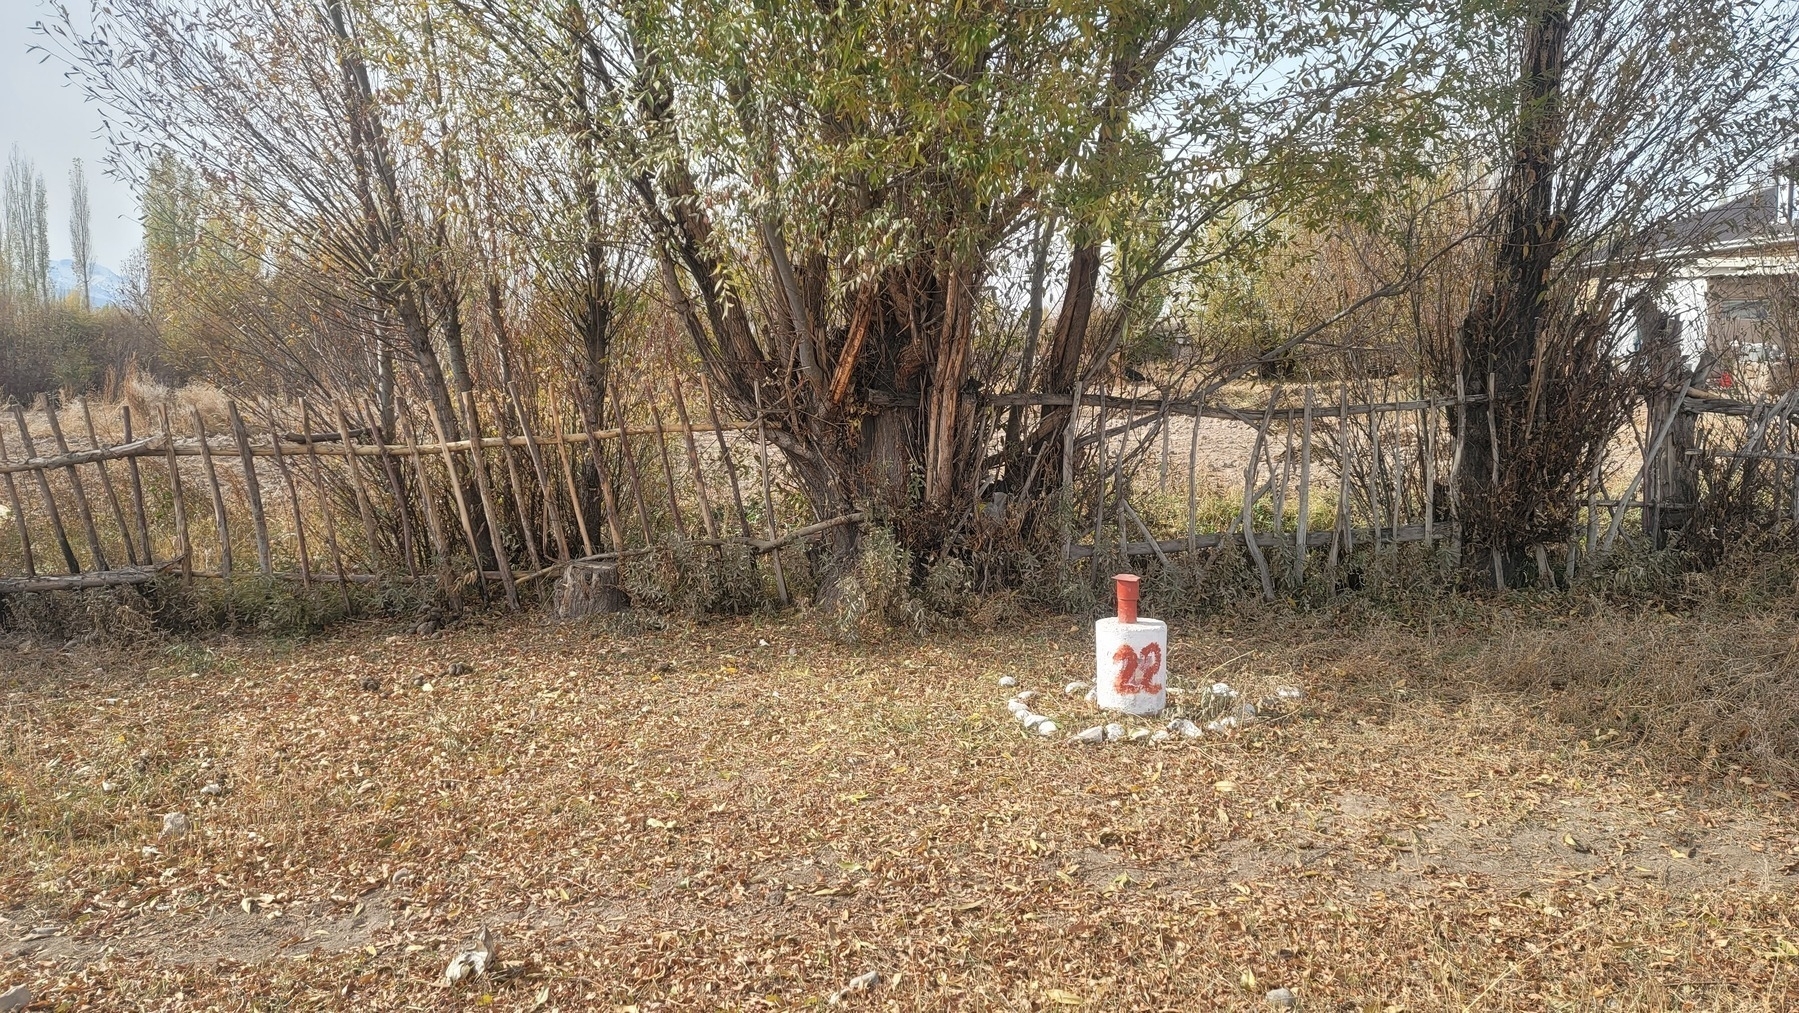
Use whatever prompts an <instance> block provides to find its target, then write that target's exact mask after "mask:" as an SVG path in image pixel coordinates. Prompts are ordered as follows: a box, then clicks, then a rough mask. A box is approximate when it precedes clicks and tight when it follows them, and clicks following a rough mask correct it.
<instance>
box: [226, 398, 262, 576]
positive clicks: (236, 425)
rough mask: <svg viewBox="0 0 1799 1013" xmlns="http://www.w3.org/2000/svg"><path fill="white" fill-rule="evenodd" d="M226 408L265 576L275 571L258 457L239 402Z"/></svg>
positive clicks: (233, 402)
mask: <svg viewBox="0 0 1799 1013" xmlns="http://www.w3.org/2000/svg"><path fill="white" fill-rule="evenodd" d="M225 410H226V411H227V412H229V413H230V415H231V438H232V439H233V440H235V441H237V457H238V460H239V461H241V462H242V463H243V466H244V492H245V493H246V494H247V495H248V496H249V499H250V523H251V524H253V525H254V526H255V527H256V565H257V568H258V569H260V570H261V571H262V575H263V576H264V577H267V576H269V575H270V574H272V573H274V566H273V564H272V563H271V561H270V559H269V556H270V552H269V522H268V518H267V517H266V516H264V515H263V512H262V483H261V482H259V481H257V479H256V457H255V455H254V454H253V453H252V452H251V449H250V431H249V430H248V429H246V428H244V417H243V416H242V415H241V414H239V413H238V410H237V402H236V401H230V400H227V401H226V402H225Z"/></svg>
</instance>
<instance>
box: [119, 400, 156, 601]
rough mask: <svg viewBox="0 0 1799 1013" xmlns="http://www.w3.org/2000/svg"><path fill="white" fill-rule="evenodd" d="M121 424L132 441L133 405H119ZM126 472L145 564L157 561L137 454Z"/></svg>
mask: <svg viewBox="0 0 1799 1013" xmlns="http://www.w3.org/2000/svg"><path fill="white" fill-rule="evenodd" d="M119 426H120V429H121V431H122V434H123V436H124V439H125V442H126V443H130V442H131V406H130V405H128V404H125V405H120V406H119ZM125 473H126V474H128V475H130V476H131V505H132V510H133V511H134V512H135V514H136V520H137V539H138V544H140V545H142V546H143V547H144V565H146V566H150V565H153V564H155V562H156V549H155V548H154V547H153V546H152V545H151V543H150V513H149V511H148V510H146V509H145V508H144V476H143V472H142V471H141V470H140V469H139V468H138V466H137V455H136V454H133V455H131V456H130V457H127V458H125Z"/></svg>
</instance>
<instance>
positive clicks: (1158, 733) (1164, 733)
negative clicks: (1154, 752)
mask: <svg viewBox="0 0 1799 1013" xmlns="http://www.w3.org/2000/svg"><path fill="white" fill-rule="evenodd" d="M1172 738H1174V733H1173V732H1170V731H1169V730H1168V729H1166V728H1158V729H1156V730H1155V732H1154V733H1153V734H1151V735H1150V737H1149V741H1151V742H1167V741H1168V740H1169V739H1172Z"/></svg>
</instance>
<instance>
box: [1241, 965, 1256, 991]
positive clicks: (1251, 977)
mask: <svg viewBox="0 0 1799 1013" xmlns="http://www.w3.org/2000/svg"><path fill="white" fill-rule="evenodd" d="M1237 980H1238V981H1240V982H1242V983H1243V988H1244V989H1245V990H1247V991H1250V992H1253V991H1255V988H1256V972H1254V971H1251V970H1249V969H1248V968H1244V970H1243V974H1242V975H1241V976H1240V977H1238V978H1237Z"/></svg>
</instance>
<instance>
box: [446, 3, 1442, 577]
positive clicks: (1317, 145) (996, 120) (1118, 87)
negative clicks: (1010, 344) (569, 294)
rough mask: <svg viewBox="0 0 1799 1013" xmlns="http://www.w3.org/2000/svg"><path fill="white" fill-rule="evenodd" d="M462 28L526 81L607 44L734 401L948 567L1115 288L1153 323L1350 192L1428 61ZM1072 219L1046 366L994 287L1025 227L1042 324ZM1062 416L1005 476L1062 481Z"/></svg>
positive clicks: (1025, 24)
mask: <svg viewBox="0 0 1799 1013" xmlns="http://www.w3.org/2000/svg"><path fill="white" fill-rule="evenodd" d="M455 6H456V7H457V8H458V9H459V10H461V11H463V12H464V13H465V14H467V15H468V16H469V19H470V22H471V23H472V24H474V25H476V26H478V27H479V28H480V29H481V31H482V32H483V34H484V37H485V38H486V39H487V40H489V41H490V42H491V43H492V44H494V45H496V46H497V47H498V50H499V51H500V52H502V53H505V54H507V55H508V56H510V58H511V66H512V67H513V68H514V69H515V72H516V73H517V74H518V75H519V77H520V78H522V79H524V80H526V81H535V80H540V79H541V78H542V77H543V74H542V72H541V70H540V69H539V68H540V67H542V66H543V65H545V64H546V63H552V62H553V61H546V60H544V59H543V58H542V55H543V51H544V49H545V46H544V44H543V41H542V40H544V39H552V38H560V37H562V36H564V35H565V34H569V33H572V34H574V35H576V36H577V37H578V38H579V40H580V41H579V47H580V49H581V51H582V52H583V53H584V54H586V56H585V65H586V69H587V75H586V77H585V78H584V81H583V86H584V88H585V91H584V92H583V93H582V94H583V95H584V96H585V98H586V99H587V100H588V101H589V102H591V104H592V108H593V109H594V110H596V111H597V112H598V113H599V115H598V116H597V118H596V121H595V122H596V123H597V129H596V139H597V141H598V144H599V145H600V149H601V153H602V156H603V163H604V171H606V172H607V173H608V174H609V176H610V178H612V179H613V180H615V181H616V182H617V184H618V185H619V186H621V187H622V188H623V189H624V190H625V192H628V193H629V194H631V195H632V196H633V199H634V200H635V201H636V203H637V207H638V212H639V215H640V218H641V221H642V223H643V227H644V232H645V239H646V245H647V255H648V257H649V259H650V261H651V264H652V265H653V268H652V269H653V271H654V276H655V278H656V280H657V282H658V283H659V286H660V290H661V294H662V296H663V299H664V300H665V302H666V304H667V306H668V308H669V309H670V311H671V312H672V313H673V314H674V315H675V316H676V318H677V319H678V320H679V321H680V323H681V327H682V330H683V332H684V333H685V335H686V337H687V340H688V343H689V344H690V345H691V347H692V350H693V353H694V354H695V355H696V356H697V358H698V359H699V361H700V363H701V364H702V366H703V368H704V369H705V371H706V373H707V375H708V376H709V377H710V380H711V382H712V383H713V385H714V386H715V387H716V388H717V389H718V390H720V391H722V392H723V393H724V394H725V395H726V396H727V398H728V400H729V401H730V402H731V403H732V405H733V406H734V407H735V408H736V409H737V411H738V412H739V413H740V414H742V415H743V416H745V417H756V418H759V419H760V420H761V421H762V422H763V423H764V424H765V425H766V427H767V429H768V431H769V434H770V438H771V439H772V440H774V441H775V442H776V443H778V444H779V445H780V447H781V448H782V449H783V450H784V451H785V455H786V458H787V460H788V461H789V462H790V464H791V465H792V468H793V470H794V473H795V474H796V476H797V478H798V481H799V484H800V485H801V487H802V488H803V490H804V492H805V494H806V496H807V497H808V498H809V499H810V501H811V503H812V505H813V508H814V509H815V510H816V511H817V513H818V514H819V515H820V516H821V517H827V516H833V515H840V514H844V513H848V512H850V511H852V510H858V509H864V508H870V507H872V508H874V509H876V510H877V511H879V512H882V513H884V515H885V516H886V518H887V519H888V520H889V521H890V522H891V523H893V524H894V525H895V526H896V528H898V529H899V531H900V533H901V537H902V541H903V542H904V543H905V544H907V545H908V547H910V548H912V549H914V550H915V551H917V552H919V553H920V554H921V555H925V556H928V555H930V554H933V553H935V552H938V551H940V550H941V549H942V548H943V545H944V540H945V536H946V533H947V532H948V530H950V529H951V527H952V526H953V523H954V521H955V520H956V519H957V518H958V517H959V516H961V515H962V514H963V512H965V511H968V510H970V509H972V508H973V506H974V503H975V500H976V494H977V489H978V483H979V482H980V480H981V478H982V476H983V474H984V473H985V472H986V469H987V468H988V467H989V466H990V464H992V462H991V461H990V460H989V459H988V458H989V452H990V450H991V449H992V447H991V443H992V441H991V440H990V439H989V437H990V436H991V435H992V434H989V433H986V432H983V431H981V430H980V428H979V426H978V425H977V418H980V417H982V416H981V414H980V413H979V412H977V408H978V407H979V406H980V405H981V403H982V400H983V399H984V398H985V397H987V396H989V395H990V394H992V393H995V392H998V393H1011V392H1012V391H1011V390H1009V389H1007V388H1010V387H1012V386H1013V385H1015V384H1018V383H1020V380H1021V379H1022V383H1023V385H1024V386H1025V387H1026V389H1038V390H1042V391H1045V392H1048V393H1054V394H1063V393H1066V392H1067V391H1068V390H1069V389H1070V388H1072V387H1073V386H1074V385H1075V384H1076V383H1077V382H1078V380H1079V377H1080V376H1081V374H1083V373H1084V372H1086V371H1087V369H1088V368H1089V367H1090V366H1091V363H1092V362H1093V361H1094V360H1095V359H1096V358H1098V357H1102V356H1101V353H1102V352H1103V347H1102V346H1103V345H1104V343H1105V342H1107V341H1111V340H1113V339H1115V337H1116V334H1115V332H1109V333H1107V334H1105V335H1101V336H1099V337H1098V338H1096V337H1095V336H1093V335H1090V334H1089V333H1088V330H1089V328H1088V323H1089V321H1090V320H1091V319H1092V317H1093V316H1094V313H1095V307H1096V305H1098V304H1099V303H1100V302H1101V301H1102V300H1103V299H1104V298H1105V297H1106V293H1104V292H1102V276H1103V274H1104V272H1105V270H1106V267H1105V265H1106V264H1107V263H1110V265H1111V271H1112V272H1113V274H1114V275H1116V276H1118V277H1120V278H1124V277H1127V276H1128V278H1129V281H1128V284H1127V285H1125V286H1124V287H1122V288H1120V287H1118V286H1114V297H1115V298H1117V297H1121V296H1122V297H1123V298H1126V299H1128V298H1129V294H1130V292H1134V291H1136V290H1138V289H1140V288H1141V287H1142V286H1143V285H1146V284H1148V283H1150V282H1151V281H1152V280H1153V279H1154V278H1156V277H1159V276H1165V275H1167V274H1169V273H1172V272H1177V271H1180V270H1183V269H1184V268H1185V267H1186V265H1188V264H1190V263H1191V262H1193V261H1195V260H1204V259H1205V258H1206V257H1207V256H1208V255H1210V254H1209V253H1208V252H1207V251H1203V250H1200V249H1198V247H1199V246H1201V245H1203V242H1204V239H1205V237H1206V236H1208V235H1209V234H1210V233H1208V230H1207V228H1206V225H1207V223H1209V222H1214V221H1217V220H1220V219H1221V218H1224V217H1231V218H1232V219H1233V220H1235V221H1239V222H1246V223H1253V222H1257V221H1262V220H1265V217H1264V216H1263V215H1262V214H1261V213H1260V212H1259V211H1255V210H1245V209H1246V208H1248V207H1250V206H1252V205H1255V204H1257V203H1258V202H1268V201H1270V200H1271V199H1273V196H1272V195H1274V194H1276V192H1277V191H1279V190H1280V189H1281V183H1282V180H1286V179H1292V178H1294V177H1296V176H1297V175H1300V174H1301V172H1300V170H1301V169H1302V167H1303V168H1304V170H1305V172H1309V173H1311V174H1312V175H1331V174H1332V173H1333V172H1334V171H1335V169H1336V168H1339V166H1335V165H1333V163H1332V158H1333V156H1332V154H1331V149H1332V147H1333V145H1335V144H1336V143H1337V142H1340V141H1342V140H1343V139H1344V138H1345V137H1346V136H1347V131H1346V129H1345V127H1346V125H1348V124H1357V125H1358V128H1359V127H1365V126H1367V125H1368V124H1369V123H1371V122H1373V121H1375V120H1379V119H1382V118H1384V116H1385V113H1386V111H1387V109H1386V107H1384V106H1382V104H1381V103H1380V102H1369V101H1365V100H1366V99H1367V97H1368V96H1370V95H1372V94H1375V93H1378V92H1382V91H1383V90H1386V92H1387V93H1388V94H1392V95H1398V96H1404V95H1405V94H1407V93H1408V92H1407V89H1405V88H1393V87H1392V86H1393V85H1395V84H1397V83H1399V82H1400V81H1403V80H1404V75H1405V73H1406V72H1407V71H1415V70H1416V69H1417V66H1418V64H1419V63H1421V62H1424V61H1423V58H1422V53H1423V52H1424V48H1425V47H1421V46H1413V45H1412V44H1411V42H1412V39H1413V37H1414V36H1415V35H1417V34H1418V33H1417V32H1416V31H1415V29H1416V26H1415V25H1413V24H1412V23H1410V22H1409V21H1408V18H1409V17H1410V15H1409V14H1407V13H1404V11H1403V10H1402V9H1401V8H1400V7H1399V6H1398V5H1392V6H1391V9H1389V7H1388V6H1386V5H1382V4H1378V3H1368V4H1359V3H1349V4H1340V5H1327V6H1324V7H1318V6H1312V5H1308V6H1306V7H1305V8H1303V9H1301V8H1298V7H1294V8H1292V9H1288V8H1285V7H1279V6H1278V5H1267V4H1257V3H1242V4H1211V3H1176V4H1136V3H1125V4H1079V3H1077V4H1056V5H1041V4H1013V3H1001V4H990V5H965V4H947V3H925V4H915V3H866V4H844V5H805V4H795V5H752V4H742V3H734V2H729V0H711V2H702V3H698V4H686V5H667V4H662V3H651V2H636V0H618V2H615V3H611V4H606V5H592V4H565V3H541V4H538V3H526V2H507V0H461V2H458V3H456V4H455ZM1407 9H1409V5H1408V8H1407ZM561 90H562V92H563V93H565V94H570V90H569V89H567V88H563V89H561ZM1410 94H1411V95H1412V96H1413V97H1416V96H1418V95H1419V94H1420V91H1419V89H1415V88H1414V89H1412V90H1411V91H1410ZM1358 103H1360V104H1359V105H1358ZM1413 104H1414V105H1416V104H1418V103H1413ZM1360 136H1363V139H1364V140H1369V141H1374V142H1377V143H1374V144H1372V145H1371V146H1373V147H1390V146H1397V145H1398V144H1399V143H1400V141H1401V139H1402V138H1405V139H1408V140H1409V139H1411V136H1410V135H1408V133H1407V132H1406V131H1404V130H1394V131H1390V132H1388V133H1387V134H1385V135H1383V134H1382V133H1381V132H1379V131H1373V132H1369V133H1367V134H1366V135H1360ZM1258 145H1263V147H1260V148H1258ZM1277 147H1278V148H1279V149H1280V150H1281V151H1283V152H1285V153H1286V156H1287V157H1283V158H1279V159H1277V158H1272V157H1270V156H1269V153H1270V151H1272V150H1274V149H1275V148H1277ZM1301 149H1304V150H1305V151H1306V152H1307V153H1308V155H1309V157H1306V156H1302V155H1300V154H1298V153H1299V152H1300V151H1301ZM1276 164H1278V165H1280V166H1282V170H1281V171H1280V172H1264V171H1262V170H1266V169H1269V168H1270V167H1271V166H1274V165H1276ZM1354 182H1356V181H1350V182H1349V183H1348V184H1347V185H1348V186H1350V187H1353V185H1354ZM1047 222H1057V223H1059V225H1058V228H1059V229H1060V230H1061V231H1062V233H1063V237H1064V239H1065V240H1066V243H1065V245H1067V246H1068V247H1069V248H1070V250H1071V254H1070V257H1069V264H1068V270H1067V273H1066V279H1067V280H1066V283H1065V285H1064V291H1063V292H1062V297H1061V298H1062V301H1061V306H1060V308H1059V310H1058V311H1057V312H1056V313H1055V314H1054V320H1055V323H1054V327H1053V331H1052V333H1051V334H1050V335H1049V337H1048V338H1047V340H1046V344H1047V348H1046V350H1045V354H1044V355H1043V356H1040V357H1039V356H1035V355H1034V350H1033V354H1031V355H1027V356H1026V357H1025V361H1023V362H1022V363H1020V362H1018V361H1017V356H1016V355H1012V356H1009V357H1008V356H1007V355H1006V354H1004V350H1003V349H1001V348H1000V347H999V346H998V345H997V343H996V342H995V340H994V338H993V335H992V333H991V328H990V327H988V326H987V325H986V324H984V323H983V321H990V320H991V319H992V318H993V317H994V316H996V315H1003V314H1005V313H1007V312H1009V311H1010V310H1011V307H1007V306H1004V305H1000V304H999V303H998V302H997V300H996V299H995V297H994V290H993V282H994V280H995V273H996V272H998V271H1001V270H1004V269H1005V264H1004V259H1005V258H1004V256H1003V251H1004V250H1005V249H1006V248H1007V244H1008V243H1012V242H1013V241H1014V240H1015V239H1016V238H1017V237H1018V236H1019V234H1020V233H1021V232H1024V231H1030V230H1035V233H1036V235H1035V237H1034V242H1033V243H1032V245H1033V247H1034V249H1035V250H1036V251H1039V255H1038V256H1037V257H1036V263H1037V264H1038V265H1041V266H1038V267H1036V268H1034V270H1035V272H1036V273H1037V275H1038V279H1039V280H1038V282H1037V283H1036V284H1035V285H1034V286H1033V288H1034V290H1035V291H1036V292H1037V293H1038V296H1037V300H1036V301H1038V302H1039V303H1040V301H1041V299H1042V298H1043V296H1044V294H1045V291H1046V289H1047V286H1046V285H1045V284H1044V283H1043V281H1042V277H1043V276H1044V275H1045V274H1047V273H1048V267H1047V264H1046V263H1045V261H1046V260H1047V258H1048V256H1049V254H1048V249H1049V246H1050V239H1051V238H1052V237H1051V235H1050V230H1049V229H1048V228H1047V226H1046V225H1045V223H1047ZM1250 227H1253V226H1250ZM1144 237H1147V239H1146V240H1145V241H1142V242H1133V241H1134V240H1139V239H1144ZM1132 251H1135V252H1132ZM1213 252H1215V251H1213ZM1040 311H1041V310H1040ZM1033 358H1035V359H1038V360H1039V361H1035V362H1034V361H1032V359H1033ZM1061 420H1062V421H1058V420H1057V418H1055V417H1054V416H1053V415H1052V416H1050V417H1046V418H1040V419H1039V421H1038V424H1037V425H1036V426H1034V427H1032V428H1031V429H1030V430H1029V431H1028V432H1027V431H1025V429H1024V427H1023V426H1012V427H1010V431H1011V432H1013V433H1014V434H1015V438H1014V440H1013V441H1012V442H1013V443H1014V444H1015V446H1014V447H1012V448H1009V450H1008V451H1007V453H1005V454H1002V458H1010V459H1013V460H1017V461H1020V462H1022V461H1024V460H1025V458H1026V457H1029V456H1031V455H1033V454H1034V455H1036V456H1037V458H1038V460H1036V462H1035V463H1036V472H1037V473H1039V474H1045V475H1049V476H1054V475H1057V474H1058V472H1059V469H1058V468H1056V467H1055V465H1054V463H1053V462H1052V463H1050V464H1049V465H1048V466H1047V467H1045V462H1044V461H1043V460H1042V459H1041V458H1042V456H1043V455H1044V454H1046V453H1052V452H1053V450H1052V449H1051V448H1059V447H1060V446H1061V439H1060V432H1061V426H1062V425H1064V424H1065V420H1066V414H1065V413H1064V414H1063V415H1062V416H1061ZM1029 470H1030V468H1029V466H1027V465H1022V464H1021V466H1020V468H1019V471H1020V476H1019V480H1018V481H1019V484H1021V485H1029V484H1031V483H1029V482H1025V481H1024V479H1023V475H1024V473H1025V472H1026V471H1029ZM839 535H840V537H841V539H842V540H841V541H840V542H839V543H838V545H837V548H838V549H839V550H840V551H841V550H847V549H848V548H850V547H851V546H852V545H853V540H854V538H855V535H854V533H853V531H851V530H850V529H842V530H841V531H840V532H839Z"/></svg>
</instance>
